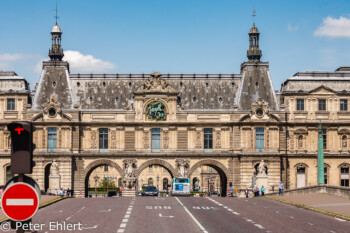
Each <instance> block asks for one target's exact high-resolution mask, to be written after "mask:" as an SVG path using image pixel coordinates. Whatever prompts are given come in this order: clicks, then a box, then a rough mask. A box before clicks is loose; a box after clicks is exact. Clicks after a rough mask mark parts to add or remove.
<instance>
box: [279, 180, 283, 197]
mask: <svg viewBox="0 0 350 233" xmlns="http://www.w3.org/2000/svg"><path fill="white" fill-rule="evenodd" d="M278 194H279V195H282V196H283V183H282V181H281V182H280V184H279V185H278Z"/></svg>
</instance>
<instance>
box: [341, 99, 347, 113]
mask: <svg viewBox="0 0 350 233" xmlns="http://www.w3.org/2000/svg"><path fill="white" fill-rule="evenodd" d="M340 111H348V100H344V99H343V100H340Z"/></svg>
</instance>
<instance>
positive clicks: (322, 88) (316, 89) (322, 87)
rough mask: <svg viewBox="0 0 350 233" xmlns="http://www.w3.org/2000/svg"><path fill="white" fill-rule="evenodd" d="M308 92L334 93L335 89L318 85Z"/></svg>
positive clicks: (315, 93)
mask: <svg viewBox="0 0 350 233" xmlns="http://www.w3.org/2000/svg"><path fill="white" fill-rule="evenodd" d="M309 94H314V95H334V94H336V91H334V90H333V89H331V88H329V87H326V86H324V85H322V86H319V87H317V88H315V89H313V90H311V91H309Z"/></svg>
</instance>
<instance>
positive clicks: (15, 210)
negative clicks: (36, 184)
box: [1, 182, 39, 221]
mask: <svg viewBox="0 0 350 233" xmlns="http://www.w3.org/2000/svg"><path fill="white" fill-rule="evenodd" d="M1 206H2V210H3V212H4V214H5V215H6V216H7V217H9V218H10V219H12V220H14V221H25V220H28V219H30V218H31V217H32V216H33V215H34V214H35V213H36V211H37V210H38V208H39V195H38V193H37V192H36V191H35V189H34V188H33V187H32V186H30V185H29V184H27V183H23V182H18V183H14V184H12V185H10V186H9V187H7V188H6V189H5V191H4V193H3V194H2V199H1Z"/></svg>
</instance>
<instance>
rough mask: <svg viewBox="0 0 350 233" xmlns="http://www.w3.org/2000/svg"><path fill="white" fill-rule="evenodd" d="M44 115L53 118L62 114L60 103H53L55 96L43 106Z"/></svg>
mask: <svg viewBox="0 0 350 233" xmlns="http://www.w3.org/2000/svg"><path fill="white" fill-rule="evenodd" d="M43 112H44V114H48V115H49V117H51V118H55V117H56V116H57V115H61V114H62V108H61V103H59V102H56V101H55V96H52V98H51V100H50V101H48V102H47V103H45V104H44V110H43Z"/></svg>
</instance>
